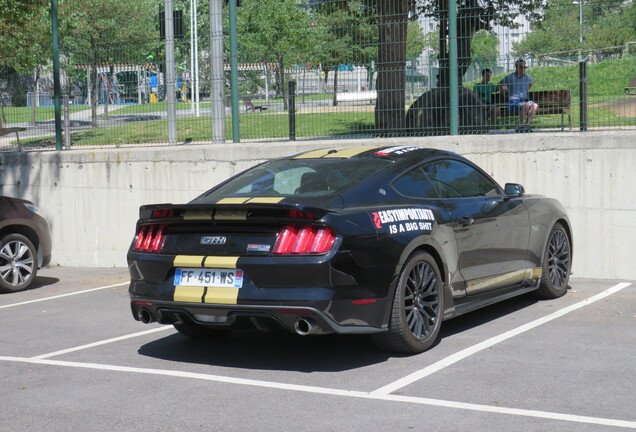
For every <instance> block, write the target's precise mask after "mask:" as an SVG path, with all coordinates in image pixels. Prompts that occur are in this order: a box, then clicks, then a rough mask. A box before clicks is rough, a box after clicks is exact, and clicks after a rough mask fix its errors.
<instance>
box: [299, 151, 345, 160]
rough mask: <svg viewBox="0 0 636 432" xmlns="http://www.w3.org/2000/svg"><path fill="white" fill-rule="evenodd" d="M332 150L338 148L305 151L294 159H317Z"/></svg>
mask: <svg viewBox="0 0 636 432" xmlns="http://www.w3.org/2000/svg"><path fill="white" fill-rule="evenodd" d="M330 151H337V150H336V149H320V150H314V151H310V152H308V153H303V154H301V155H298V156H296V157H295V158H294V159H317V158H321V157H323V156H325V155H326V154H327V153H329V152H330Z"/></svg>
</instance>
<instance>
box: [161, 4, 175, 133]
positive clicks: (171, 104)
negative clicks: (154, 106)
mask: <svg viewBox="0 0 636 432" xmlns="http://www.w3.org/2000/svg"><path fill="white" fill-rule="evenodd" d="M164 9H165V12H164V16H165V21H164V25H165V28H166V30H165V31H166V77H165V88H166V105H167V110H168V144H172V145H174V144H176V143H177V95H176V94H175V83H176V81H177V80H176V79H175V75H176V73H175V60H174V27H173V26H174V21H173V15H172V13H173V12H172V0H165V2H164Z"/></svg>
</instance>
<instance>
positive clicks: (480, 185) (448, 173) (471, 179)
mask: <svg viewBox="0 0 636 432" xmlns="http://www.w3.org/2000/svg"><path fill="white" fill-rule="evenodd" d="M424 171H425V172H426V174H427V175H428V177H429V178H430V179H431V182H432V183H433V186H434V187H435V190H436V191H437V193H439V195H440V196H441V197H442V198H463V197H477V196H493V195H497V193H498V189H497V185H496V184H495V183H493V182H492V181H491V180H490V179H489V178H488V177H486V176H484V175H483V174H482V173H481V172H479V171H477V170H476V169H475V168H473V167H471V166H470V165H466V164H465V163H463V162H459V161H455V160H438V161H435V162H431V163H429V164H426V165H425V166H424Z"/></svg>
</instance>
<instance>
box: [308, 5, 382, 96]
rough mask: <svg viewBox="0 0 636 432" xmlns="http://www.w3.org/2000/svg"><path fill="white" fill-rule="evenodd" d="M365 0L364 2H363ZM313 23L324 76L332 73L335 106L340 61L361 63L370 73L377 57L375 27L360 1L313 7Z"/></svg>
mask: <svg viewBox="0 0 636 432" xmlns="http://www.w3.org/2000/svg"><path fill="white" fill-rule="evenodd" d="M367 3H368V2H367ZM314 12H315V15H314V17H315V19H316V24H317V25H319V26H320V27H321V31H320V33H319V34H318V35H319V40H320V44H319V47H320V48H319V49H318V50H317V52H318V59H319V61H320V63H322V65H323V72H325V79H327V76H328V73H329V72H330V70H333V72H334V89H333V101H332V104H333V105H334V106H336V105H337V103H338V102H337V98H336V96H337V92H338V70H339V66H340V65H341V64H355V65H364V66H365V68H366V69H367V72H368V73H369V75H371V63H372V61H373V60H374V59H375V58H376V57H377V49H376V47H375V41H376V40H377V27H376V25H375V15H374V13H373V9H372V8H370V7H368V5H367V4H366V3H365V2H363V1H360V0H355V1H348V0H330V1H328V2H322V3H318V4H316V5H315V7H314Z"/></svg>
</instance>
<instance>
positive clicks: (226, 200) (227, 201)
mask: <svg viewBox="0 0 636 432" xmlns="http://www.w3.org/2000/svg"><path fill="white" fill-rule="evenodd" d="M247 200H249V198H245V197H241V198H223V199H222V200H219V201H217V202H216V203H217V204H243V203H244V202H246V201H247Z"/></svg>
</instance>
